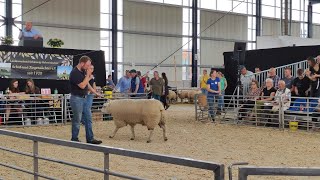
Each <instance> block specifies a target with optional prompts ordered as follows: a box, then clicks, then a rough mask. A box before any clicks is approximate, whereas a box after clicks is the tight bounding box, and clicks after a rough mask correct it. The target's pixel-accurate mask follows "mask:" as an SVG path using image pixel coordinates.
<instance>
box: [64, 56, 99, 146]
mask: <svg viewBox="0 0 320 180" xmlns="http://www.w3.org/2000/svg"><path fill="white" fill-rule="evenodd" d="M90 67H91V59H90V58H89V57H88V56H82V57H81V58H80V59H79V63H78V65H77V66H76V67H75V68H74V69H73V70H72V71H71V73H70V91H71V97H70V105H71V109H72V113H73V117H72V138H71V141H77V142H79V139H78V135H79V130H80V121H81V119H82V116H83V118H84V122H85V130H86V140H87V143H90V144H101V143H102V141H99V140H96V139H94V135H93V131H92V123H90V122H89V121H90V115H91V109H89V108H87V107H88V105H87V95H88V91H89V89H91V88H92V87H91V86H90V84H89V81H90V80H91V79H92V78H93V76H92V71H93V70H92V69H91V68H90Z"/></svg>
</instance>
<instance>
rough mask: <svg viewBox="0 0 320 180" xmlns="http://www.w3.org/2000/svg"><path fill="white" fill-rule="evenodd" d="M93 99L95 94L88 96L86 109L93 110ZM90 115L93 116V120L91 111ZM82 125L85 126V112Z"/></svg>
mask: <svg viewBox="0 0 320 180" xmlns="http://www.w3.org/2000/svg"><path fill="white" fill-rule="evenodd" d="M93 98H94V94H88V96H87V98H86V100H87V101H86V105H87V107H86V108H89V109H90V110H91V107H92V103H93ZM90 114H91V119H92V113H91V111H90ZM81 123H82V124H83V125H85V120H84V116H83V112H82V118H81Z"/></svg>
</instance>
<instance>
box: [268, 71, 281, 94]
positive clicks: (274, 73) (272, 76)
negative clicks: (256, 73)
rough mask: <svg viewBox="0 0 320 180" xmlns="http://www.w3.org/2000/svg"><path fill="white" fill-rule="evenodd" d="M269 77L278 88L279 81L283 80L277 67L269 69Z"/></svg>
mask: <svg viewBox="0 0 320 180" xmlns="http://www.w3.org/2000/svg"><path fill="white" fill-rule="evenodd" d="M269 78H270V79H272V80H273V87H274V88H275V89H278V85H279V81H280V80H281V79H280V77H279V76H278V75H277V71H276V69H275V68H273V67H272V68H270V70H269Z"/></svg>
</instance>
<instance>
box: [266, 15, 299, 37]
mask: <svg viewBox="0 0 320 180" xmlns="http://www.w3.org/2000/svg"><path fill="white" fill-rule="evenodd" d="M280 35H281V33H280V20H275V19H266V18H263V19H262V36H280ZM291 36H294V37H300V23H297V22H292V24H291Z"/></svg>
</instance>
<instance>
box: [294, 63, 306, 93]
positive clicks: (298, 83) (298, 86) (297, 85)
mask: <svg viewBox="0 0 320 180" xmlns="http://www.w3.org/2000/svg"><path fill="white" fill-rule="evenodd" d="M297 75H298V77H296V78H295V79H294V80H293V83H292V86H293V92H292V95H293V96H298V97H307V96H308V94H309V92H310V79H309V78H307V77H306V76H305V75H304V74H303V70H302V69H298V71H297Z"/></svg>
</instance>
